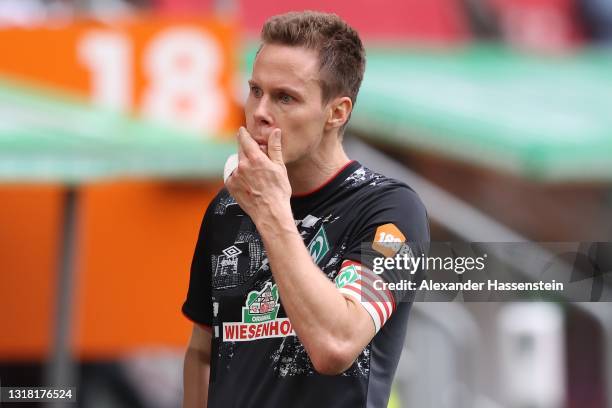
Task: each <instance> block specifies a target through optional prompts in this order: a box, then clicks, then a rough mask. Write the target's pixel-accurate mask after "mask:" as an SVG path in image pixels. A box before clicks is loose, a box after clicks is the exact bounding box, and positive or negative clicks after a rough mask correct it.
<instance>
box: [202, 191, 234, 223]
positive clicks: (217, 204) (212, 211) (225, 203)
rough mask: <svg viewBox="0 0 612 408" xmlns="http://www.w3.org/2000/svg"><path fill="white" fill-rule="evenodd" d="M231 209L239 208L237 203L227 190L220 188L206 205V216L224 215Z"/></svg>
mask: <svg viewBox="0 0 612 408" xmlns="http://www.w3.org/2000/svg"><path fill="white" fill-rule="evenodd" d="M233 207H236V208H239V206H238V203H237V202H236V200H235V199H234V197H232V195H231V194H230V193H229V191H227V188H225V187H222V188H221V189H220V190H219V191H218V192H217V194H216V195H215V197H214V198H213V199H212V200H211V201H210V203H209V204H208V208H207V210H206V215H207V216H213V215H226V214H228V210H231V209H232V208H233Z"/></svg>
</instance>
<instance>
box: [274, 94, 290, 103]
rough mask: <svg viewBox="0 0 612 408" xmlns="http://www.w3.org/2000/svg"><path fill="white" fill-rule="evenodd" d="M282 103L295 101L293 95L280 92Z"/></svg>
mask: <svg viewBox="0 0 612 408" xmlns="http://www.w3.org/2000/svg"><path fill="white" fill-rule="evenodd" d="M278 99H279V100H280V101H281V102H282V103H291V102H292V101H293V97H292V96H291V95H287V94H280V96H279V98H278Z"/></svg>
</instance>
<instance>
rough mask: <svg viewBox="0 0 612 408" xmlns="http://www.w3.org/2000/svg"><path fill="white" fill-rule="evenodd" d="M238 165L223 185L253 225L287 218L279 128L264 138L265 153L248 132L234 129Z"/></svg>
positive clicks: (288, 209)
mask: <svg viewBox="0 0 612 408" xmlns="http://www.w3.org/2000/svg"><path fill="white" fill-rule="evenodd" d="M238 159H239V161H238V167H237V168H236V170H234V172H233V173H232V175H231V176H230V177H229V179H228V180H227V183H226V186H227V189H228V191H229V192H230V194H231V195H232V197H234V198H235V199H236V201H237V202H238V204H239V205H240V207H241V208H242V209H243V210H244V211H245V212H246V213H247V214H248V215H249V216H250V217H251V219H252V220H253V222H255V225H258V226H259V225H260V224H261V223H262V222H266V220H269V219H271V218H281V219H284V218H287V217H290V218H289V219H290V220H291V224H293V216H292V213H291V205H290V201H289V200H290V198H291V185H290V184H289V178H288V177H287V169H286V168H285V164H284V162H283V152H282V147H281V130H280V129H274V130H273V131H272V134H271V135H270V137H269V138H268V155H267V156H266V154H265V153H264V152H262V151H261V149H260V148H259V145H258V144H257V142H256V141H255V140H254V139H253V137H252V136H251V135H250V134H249V132H248V131H247V130H246V129H245V128H243V127H241V128H240V130H239V131H238Z"/></svg>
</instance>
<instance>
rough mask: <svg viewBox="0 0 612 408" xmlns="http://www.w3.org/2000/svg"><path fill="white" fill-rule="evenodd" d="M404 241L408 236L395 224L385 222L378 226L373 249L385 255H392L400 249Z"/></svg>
mask: <svg viewBox="0 0 612 408" xmlns="http://www.w3.org/2000/svg"><path fill="white" fill-rule="evenodd" d="M404 242H406V237H405V236H404V234H402V232H401V231H400V230H399V229H398V228H397V227H396V226H395V224H385V225H381V226H379V227H378V228H376V234H375V235H374V242H372V249H374V250H375V251H378V252H380V253H381V254H383V255H384V256H385V257H391V256H393V255H395V254H396V253H397V252H398V251H399V250H400V248H401V246H402V244H403V243H404Z"/></svg>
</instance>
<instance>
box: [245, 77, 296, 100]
mask: <svg viewBox="0 0 612 408" xmlns="http://www.w3.org/2000/svg"><path fill="white" fill-rule="evenodd" d="M248 83H249V86H258V87H259V86H260V85H259V84H258V83H257V81H255V80H254V79H249V80H248ZM272 92H274V93H276V92H286V93H290V94H294V95H296V96H302V92H300V91H299V90H298V89H296V88H293V87H291V86H288V85H281V86H277V87H274V88H272Z"/></svg>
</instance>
